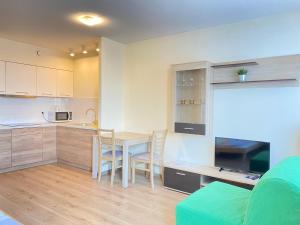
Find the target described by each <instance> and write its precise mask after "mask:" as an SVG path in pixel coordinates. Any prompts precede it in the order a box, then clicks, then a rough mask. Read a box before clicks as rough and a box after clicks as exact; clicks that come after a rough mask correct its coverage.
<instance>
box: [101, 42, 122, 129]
mask: <svg viewBox="0 0 300 225" xmlns="http://www.w3.org/2000/svg"><path fill="white" fill-rule="evenodd" d="M100 49H101V66H100V67H101V68H100V76H101V78H100V79H101V81H100V99H99V107H100V111H99V118H100V121H101V122H100V125H101V127H102V128H106V129H112V128H113V129H116V130H123V124H124V119H123V109H124V107H123V106H124V105H123V103H124V101H123V73H124V49H125V46H124V45H123V44H120V43H118V42H115V41H112V40H109V39H107V38H101V47H100ZM99 61H100V60H99Z"/></svg>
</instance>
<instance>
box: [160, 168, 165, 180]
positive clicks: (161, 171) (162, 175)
mask: <svg viewBox="0 0 300 225" xmlns="http://www.w3.org/2000/svg"><path fill="white" fill-rule="evenodd" d="M164 172H165V171H164V167H163V166H160V177H161V180H162V182H163V183H164V181H165V174H164Z"/></svg>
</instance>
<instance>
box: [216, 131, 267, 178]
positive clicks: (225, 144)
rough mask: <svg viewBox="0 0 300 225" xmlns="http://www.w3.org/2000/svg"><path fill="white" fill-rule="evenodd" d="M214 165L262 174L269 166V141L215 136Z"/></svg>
mask: <svg viewBox="0 0 300 225" xmlns="http://www.w3.org/2000/svg"><path fill="white" fill-rule="evenodd" d="M215 166H216V167H219V168H220V169H221V170H222V169H227V170H231V171H236V172H245V173H254V174H260V175H262V174H264V173H265V172H266V171H267V170H268V169H269V168H270V143H268V142H261V141H251V140H242V139H233V138H223V137H216V139H215Z"/></svg>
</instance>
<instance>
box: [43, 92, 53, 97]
mask: <svg viewBox="0 0 300 225" xmlns="http://www.w3.org/2000/svg"><path fill="white" fill-rule="evenodd" d="M42 95H49V96H52V94H51V93H46V92H44V93H42Z"/></svg>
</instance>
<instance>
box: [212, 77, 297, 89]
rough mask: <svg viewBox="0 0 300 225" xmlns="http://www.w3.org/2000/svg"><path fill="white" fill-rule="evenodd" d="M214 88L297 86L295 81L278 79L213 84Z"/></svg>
mask: <svg viewBox="0 0 300 225" xmlns="http://www.w3.org/2000/svg"><path fill="white" fill-rule="evenodd" d="M211 84H212V85H213V86H214V87H216V88H243V87H257V88H259V87H276V86H277V87H296V86H299V81H298V80H297V79H278V80H253V81H245V82H239V81H233V82H213V83H211Z"/></svg>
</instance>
